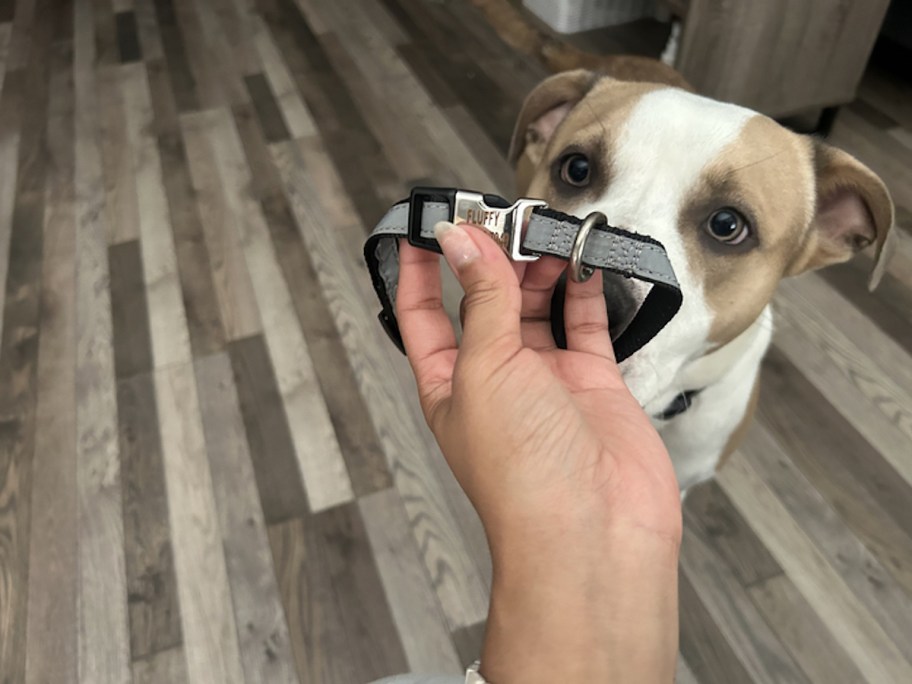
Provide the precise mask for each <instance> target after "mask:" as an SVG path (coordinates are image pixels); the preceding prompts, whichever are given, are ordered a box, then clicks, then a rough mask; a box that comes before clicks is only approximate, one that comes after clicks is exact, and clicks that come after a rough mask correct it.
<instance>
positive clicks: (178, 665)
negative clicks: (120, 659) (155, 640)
mask: <svg viewBox="0 0 912 684" xmlns="http://www.w3.org/2000/svg"><path fill="white" fill-rule="evenodd" d="M189 681H190V680H189V679H187V661H186V658H185V655H184V649H182V648H169V649H168V650H167V651H159V652H158V653H155V654H154V655H152V656H150V657H148V658H145V659H143V660H135V661H133V684H189Z"/></svg>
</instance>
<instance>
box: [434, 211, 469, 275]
mask: <svg viewBox="0 0 912 684" xmlns="http://www.w3.org/2000/svg"><path fill="white" fill-rule="evenodd" d="M434 237H435V238H437V242H438V244H439V245H440V249H442V250H443V256H444V258H446V260H447V263H448V264H449V265H450V268H452V269H453V270H454V271H458V270H459V269H461V268H462V267H463V266H465V265H466V264H468V263H469V262H470V261H473V260H475V259H477V258H478V257H480V256H481V252H480V251H479V250H478V246H477V245H476V244H475V243H474V242H473V241H472V238H471V237H469V234H468V233H467V232H466V230H465V228H463V227H462V226H457V225H456V224H455V223H450V222H449V221H440V222H439V223H438V224H437V225H436V226H434Z"/></svg>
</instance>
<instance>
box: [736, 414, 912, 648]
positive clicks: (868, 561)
mask: <svg viewBox="0 0 912 684" xmlns="http://www.w3.org/2000/svg"><path fill="white" fill-rule="evenodd" d="M742 450H743V451H744V453H745V455H746V457H747V458H748V459H749V460H750V463H751V466H752V467H753V468H754V469H755V470H756V471H757V473H758V474H760V475H761V476H762V477H763V478H764V480H765V481H766V483H767V484H768V485H769V487H770V489H771V490H772V491H773V492H774V493H775V494H776V495H777V496H778V497H779V499H780V500H781V501H782V503H783V505H784V506H785V508H786V509H787V510H788V511H789V512H790V513H791V514H792V516H793V517H794V518H795V519H796V520H799V521H801V525H802V529H803V530H804V531H805V533H806V534H807V535H808V536H809V537H810V538H812V539H813V540H814V543H815V545H816V546H817V548H818V549H819V550H820V551H821V553H822V554H823V555H824V556H825V557H826V559H827V561H828V562H829V563H830V565H832V566H833V567H834V568H835V569H836V570H837V571H838V572H839V574H840V575H841V576H842V579H843V581H844V582H845V583H846V584H847V585H848V586H849V587H850V588H851V589H852V590H853V591H854V592H855V596H856V597H857V598H858V600H859V601H861V602H862V603H863V604H864V605H865V607H866V608H867V609H868V611H869V612H870V613H871V614H872V615H873V616H874V618H875V619H877V621H878V622H880V624H881V625H882V626H883V628H884V630H885V631H886V632H887V633H888V634H897V635H898V634H912V595H910V594H908V593H906V592H905V591H903V589H902V588H901V586H900V585H899V584H897V583H896V581H895V580H894V579H893V578H892V577H891V576H890V574H889V572H888V571H887V570H886V568H884V566H883V565H882V564H881V563H880V561H878V559H877V558H876V557H875V556H874V555H873V554H872V553H871V552H870V551H868V550H867V549H866V548H865V546H864V545H863V544H862V543H861V542H860V541H859V540H858V539H856V538H855V537H854V536H853V535H852V534H851V533H850V531H849V530H848V529H847V527H846V525H845V524H844V523H843V522H842V520H841V519H840V517H839V514H838V513H837V512H836V511H834V510H833V509H832V508H830V507H829V506H828V505H827V503H826V501H825V500H824V498H823V497H822V496H821V495H820V494H819V493H818V492H817V491H815V490H814V488H813V487H812V485H811V484H810V483H809V482H808V481H807V480H806V479H805V478H804V477H803V476H802V474H801V473H800V471H799V470H798V469H797V468H796V467H795V466H794V465H793V464H792V463H791V461H790V459H789V457H788V456H787V455H786V453H785V452H784V451H783V449H782V447H781V446H780V444H779V443H778V442H776V440H775V439H774V438H773V436H772V435H771V434H770V433H769V432H768V431H767V430H765V429H764V428H763V427H762V426H761V425H756V426H755V427H754V429H753V430H752V431H751V433H750V435H749V436H748V438H747V440H746V441H745V443H744V445H743V446H742ZM897 555H898V556H899V557H902V550H900V551H899V553H898V554H897ZM896 645H897V647H898V648H899V649H900V650H901V651H902V653H903V655H904V656H905V657H906V659H907V660H909V661H910V662H912V643H909V642H908V640H904V639H902V638H900V639H898V640H896Z"/></svg>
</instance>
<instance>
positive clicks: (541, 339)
mask: <svg viewBox="0 0 912 684" xmlns="http://www.w3.org/2000/svg"><path fill="white" fill-rule="evenodd" d="M566 266H567V264H566V262H564V261H561V260H560V259H555V258H554V257H549V256H545V257H542V258H541V259H539V260H538V261H535V262H532V263H531V264H529V266H528V267H527V268H526V272H525V275H524V277H523V279H522V281H521V285H520V289H521V292H522V337H523V343H524V344H526V345H527V346H529V347H532V348H533V349H538V350H544V349H553V348H555V346H556V345H555V343H554V335H553V334H552V333H551V298H552V297H553V295H554V287H555V286H556V285H557V281H558V279H559V278H560V275H561V273H563V271H564V269H565V268H566Z"/></svg>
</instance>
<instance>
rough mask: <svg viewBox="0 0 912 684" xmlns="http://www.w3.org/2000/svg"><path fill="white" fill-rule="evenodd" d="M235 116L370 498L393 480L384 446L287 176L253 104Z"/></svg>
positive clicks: (324, 381)
mask: <svg viewBox="0 0 912 684" xmlns="http://www.w3.org/2000/svg"><path fill="white" fill-rule="evenodd" d="M234 119H235V123H236V124H237V127H238V132H239V134H240V137H241V141H242V143H243V145H244V152H245V154H246V157H247V162H248V165H249V166H250V171H251V174H252V185H251V191H252V192H253V194H254V196H255V197H261V202H260V206H261V208H262V211H263V216H264V218H265V220H266V224H267V226H268V229H269V234H270V237H271V239H272V244H273V246H274V248H275V253H276V258H277V260H278V263H279V267H280V268H281V270H282V275H283V276H284V278H285V281H286V282H287V283H288V287H289V290H290V291H291V292H293V293H295V295H294V297H293V299H292V303H293V305H294V308H295V311H296V313H297V317H298V322H299V324H300V325H301V328H302V331H303V333H304V339H305V341H306V342H307V347H308V349H309V351H310V356H311V358H312V359H313V366H314V372H315V373H316V375H317V380H318V382H319V385H320V391H321V393H322V395H323V397H324V400H325V401H326V407H327V410H328V411H329V415H330V418H331V419H332V424H333V428H334V430H335V433H336V437H337V439H338V441H339V447H340V449H341V451H342V456H343V458H344V459H345V463H346V466H347V468H348V473H349V477H350V478H351V482H352V488H353V490H354V493H355V495H356V496H364V495H365V494H369V493H370V492H374V491H378V490H381V489H386V488H388V487H389V486H390V485H391V483H392V480H391V478H390V476H389V471H388V470H387V467H386V460H385V458H384V456H383V449H382V447H381V446H380V443H379V440H378V438H377V435H376V432H375V430H374V426H373V424H372V423H371V422H370V419H369V417H368V413H367V409H366V408H365V406H364V399H363V398H362V397H361V394H360V393H359V391H358V386H357V383H356V381H355V379H354V376H353V374H352V370H351V365H350V363H349V360H348V357H347V356H346V354H345V349H344V347H343V346H342V344H341V342H340V341H339V333H338V331H337V330H336V327H335V325H334V322H333V319H332V316H331V314H330V313H329V310H328V309H327V307H326V302H325V300H324V298H323V294H322V292H321V290H320V284H319V282H318V281H317V277H316V274H315V272H314V269H313V265H312V264H311V259H310V256H309V255H308V253H307V249H306V247H305V245H304V243H303V241H302V239H301V236H300V233H299V232H298V229H297V226H296V225H295V222H294V217H293V216H292V215H291V212H290V210H289V208H288V205H287V202H286V200H285V196H284V194H283V193H282V187H281V178H280V177H279V174H278V171H277V170H276V168H275V164H274V162H273V160H272V156H271V154H270V152H269V149H268V148H267V147H266V143H265V141H264V140H263V136H262V134H261V132H260V130H259V127H258V126H257V124H256V122H255V121H253V115H252V113H250V112H249V111H247V108H236V109H235V116H234ZM327 163H328V162H327ZM321 191H322V189H321ZM340 192H341V190H340ZM353 215H354V212H351V213H350V214H349V216H348V218H346V219H342V220H346V221H347V220H348V219H349V218H350V217H351V216H353ZM338 218H340V215H339V214H335V213H334V214H333V217H332V219H331V221H332V222H333V223H335V222H336V221H337V219H338ZM355 220H356V219H355ZM358 232H360V230H359V231H358ZM359 258H360V257H359Z"/></svg>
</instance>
